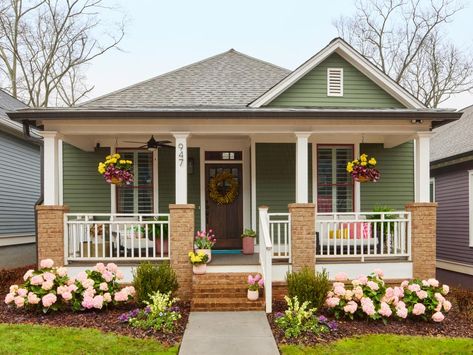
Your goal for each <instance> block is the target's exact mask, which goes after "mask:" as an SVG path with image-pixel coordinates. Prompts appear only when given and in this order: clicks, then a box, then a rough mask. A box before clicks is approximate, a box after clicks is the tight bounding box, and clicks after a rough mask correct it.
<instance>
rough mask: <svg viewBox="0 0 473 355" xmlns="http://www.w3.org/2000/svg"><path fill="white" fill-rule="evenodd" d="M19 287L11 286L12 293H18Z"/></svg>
mask: <svg viewBox="0 0 473 355" xmlns="http://www.w3.org/2000/svg"><path fill="white" fill-rule="evenodd" d="M18 289H19V287H18V285H11V286H10V293H16V291H18Z"/></svg>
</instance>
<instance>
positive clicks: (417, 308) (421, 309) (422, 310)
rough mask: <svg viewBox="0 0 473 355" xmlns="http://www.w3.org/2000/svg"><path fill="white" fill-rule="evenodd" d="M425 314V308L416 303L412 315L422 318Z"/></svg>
mask: <svg viewBox="0 0 473 355" xmlns="http://www.w3.org/2000/svg"><path fill="white" fill-rule="evenodd" d="M424 313H425V306H424V305H423V304H422V303H416V304H415V305H414V308H413V309H412V314H414V315H416V316H420V315H422V314H424Z"/></svg>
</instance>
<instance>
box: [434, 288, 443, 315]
mask: <svg viewBox="0 0 473 355" xmlns="http://www.w3.org/2000/svg"><path fill="white" fill-rule="evenodd" d="M434 287H435V286H434ZM444 319H445V316H444V315H443V313H442V312H435V313H434V314H433V315H432V320H433V321H434V322H437V323H438V322H442V321H443V320H444Z"/></svg>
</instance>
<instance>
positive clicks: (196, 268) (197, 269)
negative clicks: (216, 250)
mask: <svg viewBox="0 0 473 355" xmlns="http://www.w3.org/2000/svg"><path fill="white" fill-rule="evenodd" d="M192 271H193V272H194V274H196V275H203V274H205V273H206V272H207V264H194V265H192Z"/></svg>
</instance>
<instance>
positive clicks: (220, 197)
mask: <svg viewBox="0 0 473 355" xmlns="http://www.w3.org/2000/svg"><path fill="white" fill-rule="evenodd" d="M227 182H228V183H229V184H230V188H229V189H228V190H227V191H226V192H225V194H221V193H220V191H219V186H220V185H221V184H222V183H223V185H225V183H227ZM238 189H239V184H238V180H237V179H236V178H235V177H234V176H233V175H232V174H231V173H230V172H228V171H223V172H221V173H220V174H217V175H215V176H214V177H212V178H211V179H210V181H209V197H210V198H211V199H212V201H214V202H216V203H217V204H218V205H229V204H231V203H233V202H234V201H235V199H236V198H237V197H238Z"/></svg>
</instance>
